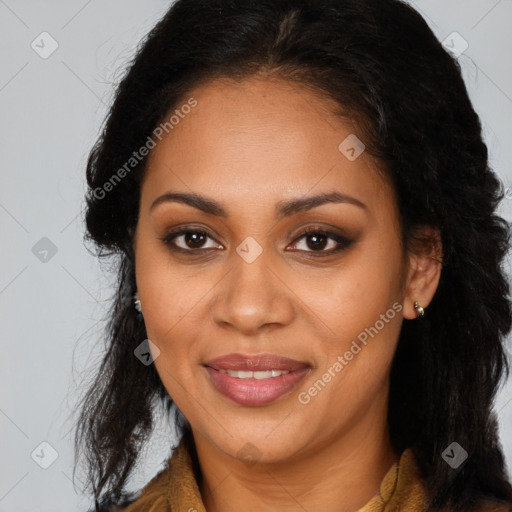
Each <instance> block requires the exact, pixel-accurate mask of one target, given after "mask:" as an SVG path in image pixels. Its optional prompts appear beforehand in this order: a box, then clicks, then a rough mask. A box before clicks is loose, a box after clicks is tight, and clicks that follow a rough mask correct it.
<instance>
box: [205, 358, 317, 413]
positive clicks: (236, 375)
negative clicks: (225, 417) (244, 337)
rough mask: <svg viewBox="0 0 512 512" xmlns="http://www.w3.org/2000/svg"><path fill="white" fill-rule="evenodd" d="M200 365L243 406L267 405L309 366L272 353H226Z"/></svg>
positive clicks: (217, 386)
mask: <svg viewBox="0 0 512 512" xmlns="http://www.w3.org/2000/svg"><path fill="white" fill-rule="evenodd" d="M204 367H205V369H206V371H207V373H208V375H209V377H210V379H209V380H210V382H211V384H212V386H213V387H214V388H215V389H216V390H217V391H218V392H219V393H221V394H222V395H224V396H225V397H227V398H229V399H231V400H232V401H233V402H236V403H238V404H240V405H243V406H262V405H266V404H270V403H272V402H274V401H276V400H277V399H279V398H281V397H282V396H284V395H287V394H289V393H290V392H291V391H292V390H293V389H295V388H296V387H297V386H298V385H299V383H300V382H301V381H302V379H304V377H305V376H306V375H307V374H308V373H309V372H310V369H311V366H310V365H309V364H308V363H306V362H304V361H297V360H295V359H289V358H287V357H282V356H276V355H272V354H258V355H244V354H229V355H226V356H221V357H218V358H216V359H212V360H210V361H208V362H206V363H205V364H204Z"/></svg>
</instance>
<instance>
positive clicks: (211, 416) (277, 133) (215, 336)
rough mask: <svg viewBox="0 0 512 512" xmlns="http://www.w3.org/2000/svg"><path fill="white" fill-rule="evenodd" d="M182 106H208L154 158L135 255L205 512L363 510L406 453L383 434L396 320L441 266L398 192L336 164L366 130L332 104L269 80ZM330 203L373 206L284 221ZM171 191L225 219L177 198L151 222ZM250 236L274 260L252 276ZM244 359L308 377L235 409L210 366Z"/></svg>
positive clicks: (354, 166) (371, 169)
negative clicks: (407, 220)
mask: <svg viewBox="0 0 512 512" xmlns="http://www.w3.org/2000/svg"><path fill="white" fill-rule="evenodd" d="M188 97H193V98H195V99H196V100H197V102H198V104H197V106H196V107H195V108H194V109H193V110H192V111H191V112H190V113H189V114H188V115H187V116H185V117H184V119H182V120H180V122H179V124H178V125H176V126H175V127H174V129H173V130H172V131H170V132H169V134H168V135H166V136H165V137H164V138H163V139H162V141H161V142H160V143H159V144H158V145H157V146H156V147H155V148H154V149H153V150H152V152H151V154H150V158H149V161H148V167H147V171H146V174H145V176H144V180H143V182H142V188H141V206H140V216H139V222H138V225H137V231H136V236H135V240H134V250H135V257H136V281H137V288H138V291H139V296H140V299H141V305H142V312H143V315H144V321H145V325H146V328H147V333H148V337H149V339H150V340H152V341H153V342H154V343H155V344H156V345H157V346H158V347H159V349H160V351H161V353H160V355H159V356H158V357H157V358H156V360H155V365H156V369H157V371H158V373H159V375H160V377H161V379H162V382H163V384H164V385H165V387H166V389H167V391H168V392H169V394H170V396H171V397H172V398H173V400H174V401H175V403H176V404H177V406H178V407H179V409H180V410H181V412H182V413H183V414H184V415H185V417H186V418H187V419H188V421H189V422H190V424H191V427H192V432H193V435H194V440H195V443H196V447H197V452H198V457H199V462H200V466H201V471H202V475H203V478H202V482H201V485H200V490H201V494H202V497H203V501H204V503H205V506H206V509H207V510H208V511H209V512H217V511H219V512H220V511H222V512H231V511H239V510H258V511H264V510H280V511H292V510H293V511H295V510H304V509H305V510H322V511H324V512H331V511H332V512H334V511H336V512H340V511H345V512H352V511H355V510H358V509H359V508H360V507H362V506H364V505H365V504H366V503H367V502H368V501H369V500H370V499H371V498H372V497H373V496H374V495H375V494H376V493H378V491H379V488H380V483H381V481H382V479H383V477H384V475H385V474H386V473H387V471H388V470H389V469H390V467H391V465H392V464H393V463H394V462H395V461H396V460H397V458H398V457H399V455H400V454H397V453H395V452H394V451H393V448H392V447H391V444H390V441H389V432H388V429H387V423H386V414H387V405H388V392H389V371H390V364H391V361H392V357H393V354H394V351H395V349H396V345H397V340H398V336H399V332H400V328H401V324H402V321H403V319H404V318H407V319H415V318H416V312H415V310H414V307H413V304H414V301H416V300H417V301H419V302H420V304H421V305H422V306H423V307H425V308H426V307H427V306H428V303H429V302H430V300H431V299H432V297H433V295H434V293H435V289H436V287H437V285H438V282H439V276H440V272H441V269H440V264H439V263H438V262H436V261H435V258H433V256H434V257H437V258H439V254H437V253H433V252H432V251H433V249H432V248H430V249H428V250H424V251H422V252H419V253H414V254H413V253H411V252H407V251H406V250H404V247H403V245H402V241H401V234H400V225H399V222H398V210H397V205H396V198H395V194H394V191H393V189H392V188H391V186H390V184H389V183H388V181H387V180H386V179H384V178H383V177H382V176H381V175H380V174H379V173H378V172H377V169H376V165H377V163H376V162H375V161H373V160H372V159H371V157H370V156H369V155H368V153H367V152H363V153H362V154H361V155H360V156H359V157H358V158H357V159H356V160H354V161H350V160H349V159H347V158H346V157H345V156H344V155H343V154H342V153H341V152H340V150H339V149H338V146H339V144H340V143H341V142H342V141H343V140H344V139H345V138H346V137H347V136H348V135H350V134H353V133H355V134H358V131H357V128H356V127H355V125H354V124H353V123H352V122H351V121H350V120H348V119H344V118H340V117H339V116H335V115H334V114H333V113H332V111H333V107H334V105H333V104H332V103H330V100H328V99H326V98H325V97H322V96H319V95H316V94H315V93H313V92H312V91H311V90H309V89H305V88H303V87H302V86H299V85H296V84H290V83H287V82H284V81H280V80H277V79H271V78H268V77H267V78H265V77H263V78H255V77H253V78H250V79H247V80H245V81H244V82H239V83H237V82H234V81H229V80H227V79H225V80H216V81H214V82H209V83H207V84H203V85H201V86H199V87H197V88H195V89H194V90H193V91H191V92H190V95H189V96H188ZM359 135H360V137H359V138H363V137H362V135H361V134H359ZM333 191H336V192H339V193H340V194H345V195H347V196H350V197H351V198H355V199H357V200H358V201H360V202H361V203H363V204H364V207H360V206H357V205H354V204H351V203H348V202H343V203H327V204H322V205H320V206H317V207H315V208H313V209H310V210H307V211H302V212H299V213H295V214H294V215H292V216H290V217H286V218H282V219H278V218H277V217H276V216H275V208H276V206H277V205H278V204H279V203H281V202H283V201H289V200H292V199H300V198H304V197H311V196H314V195H317V194H321V193H330V192H333ZM166 192H182V193H196V194H200V195H202V196H206V197H207V198H209V199H210V200H213V201H215V202H217V203H219V204H220V205H221V206H222V207H223V208H224V209H225V210H226V213H227V216H226V217H220V216H217V215H213V214H211V213H204V212H202V211H200V210H199V209H197V208H195V207H193V206H190V205H187V204H183V203H180V202H162V203H160V204H159V205H158V206H156V207H155V208H153V209H151V205H152V203H153V202H154V201H155V200H156V199H157V198H158V197H160V196H161V195H163V194H165V193H166ZM183 226H186V227H187V229H189V230H190V231H193V232H194V230H196V232H197V231H205V232H207V234H208V237H207V238H205V239H204V241H203V242H201V241H199V242H198V243H196V244H195V245H194V240H193V239H192V243H191V242H190V240H189V241H188V244H187V239H186V238H185V236H183V235H182V236H180V237H178V238H177V239H175V240H174V244H175V245H177V246H178V247H181V248H183V250H184V251H186V250H187V249H188V251H193V250H194V248H195V251H196V255H192V253H191V252H188V253H185V252H183V253H181V252H174V251H172V250H171V247H172V242H169V243H168V244H167V245H166V244H165V243H164V242H163V241H162V240H161V239H162V238H163V237H165V236H166V235H168V234H169V232H170V231H171V230H172V229H174V228H177V227H183ZM308 227H313V228H319V229H324V230H327V231H330V232H333V233H335V234H345V236H346V237H347V238H348V239H349V240H351V241H352V244H350V245H348V246H347V247H344V248H342V250H340V251H339V252H336V253H333V254H328V255H327V256H323V257H322V256H315V254H318V253H319V252H321V253H322V251H323V253H324V254H325V253H329V252H330V251H331V250H332V249H333V248H335V247H337V246H338V243H337V242H336V241H334V240H332V239H330V238H326V239H321V240H324V245H323V246H322V245H321V246H320V247H318V245H316V246H315V244H314V243H312V240H311V236H309V237H308V236H302V234H303V232H304V230H305V229H306V228H308ZM424 231H425V234H433V235H434V236H436V232H434V231H432V230H429V229H428V228H424ZM248 236H250V237H253V238H254V239H255V240H256V241H257V242H258V244H259V245H260V246H261V249H262V251H263V252H262V253H261V254H260V256H259V257H258V258H257V259H256V260H255V261H253V262H252V263H247V262H246V261H244V260H243V259H242V258H241V257H240V256H239V254H238V253H237V252H236V248H237V247H238V246H239V245H240V244H241V243H242V241H244V240H245V239H246V238H247V237H248ZM201 251H203V252H201ZM394 303H398V304H400V305H401V306H402V308H401V311H400V312H398V313H397V314H396V316H394V318H393V319H389V321H388V322H387V323H385V327H384V328H382V329H381V330H379V332H378V334H377V335H375V336H374V337H373V338H368V343H367V345H366V346H363V348H362V350H361V351H360V352H359V353H358V354H357V355H355V356H354V357H353V359H352V360H351V361H348V362H347V363H348V364H347V365H346V366H344V367H343V370H342V371H340V372H338V373H337V374H336V376H335V377H333V378H332V379H331V381H330V382H329V383H328V384H327V385H326V386H325V387H324V388H323V389H322V390H321V391H320V392H318V394H317V395H316V396H314V397H312V398H311V400H310V401H309V402H308V403H307V404H304V403H301V402H300V401H299V399H298V396H299V393H301V392H307V391H308V389H309V388H311V386H313V384H314V383H315V382H316V381H318V379H319V378H321V376H322V375H323V374H324V373H325V372H326V371H327V369H328V368H329V367H332V365H333V363H334V362H335V361H337V358H338V356H340V355H341V356H343V354H345V352H347V350H349V349H350V346H351V343H352V341H353V340H356V339H357V336H358V334H360V333H361V332H362V331H364V330H365V328H368V327H370V326H374V325H375V323H376V321H377V320H379V319H380V318H381V316H380V315H382V314H385V313H386V311H387V310H389V309H390V308H391V307H392V305H393V304H394ZM427 314H428V312H427ZM234 352H241V353H250V354H258V353H263V352H269V353H273V354H277V355H282V356H286V357H290V358H293V359H297V360H299V361H306V362H308V363H309V364H310V365H311V370H310V372H309V374H308V375H307V376H306V377H305V379H304V380H303V381H301V383H300V385H299V386H298V388H296V389H295V390H293V391H292V392H290V393H288V394H287V395H285V396H282V397H280V398H279V399H278V400H276V401H275V402H273V403H270V404H267V405H264V406H257V407H250V406H242V405H240V404H237V403H235V402H233V401H231V400H230V399H228V398H227V397H225V396H223V395H221V394H220V393H219V392H218V391H217V390H216V389H215V388H214V387H213V386H212V384H211V382H210V378H209V375H208V373H207V371H206V370H205V368H204V367H203V366H202V365H203V363H204V362H206V361H208V360H210V359H213V358H215V357H218V356H220V355H225V354H229V353H234ZM246 443H251V444H252V445H253V447H252V452H251V453H253V460H252V461H249V462H247V460H246V458H244V455H245V456H247V455H248V453H249V452H250V451H248V448H247V445H246ZM244 447H245V448H244ZM251 504H252V505H251ZM251 507H252V508H251Z"/></svg>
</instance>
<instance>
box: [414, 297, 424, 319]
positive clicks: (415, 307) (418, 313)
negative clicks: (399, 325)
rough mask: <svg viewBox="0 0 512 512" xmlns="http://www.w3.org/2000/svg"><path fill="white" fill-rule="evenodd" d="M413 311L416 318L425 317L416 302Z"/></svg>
mask: <svg viewBox="0 0 512 512" xmlns="http://www.w3.org/2000/svg"><path fill="white" fill-rule="evenodd" d="M414 309H415V310H416V313H417V315H418V318H422V317H424V316H425V310H424V309H423V308H422V307H421V306H420V303H419V302H418V301H416V302H415V303H414Z"/></svg>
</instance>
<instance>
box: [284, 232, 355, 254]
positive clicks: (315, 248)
mask: <svg viewBox="0 0 512 512" xmlns="http://www.w3.org/2000/svg"><path fill="white" fill-rule="evenodd" d="M352 243H353V242H352V240H349V239H348V238H346V237H344V236H342V235H339V234H337V233H332V232H330V231H325V230H322V229H318V228H308V229H307V230H306V231H304V232H303V233H302V234H301V235H300V236H299V237H298V238H297V239H296V240H295V242H294V244H293V245H294V246H295V249H296V250H299V251H305V252H311V253H319V254H315V256H327V255H329V254H333V253H336V252H338V251H341V250H343V249H346V248H348V247H349V246H350V245H351V244H352Z"/></svg>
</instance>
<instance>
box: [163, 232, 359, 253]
mask: <svg viewBox="0 0 512 512" xmlns="http://www.w3.org/2000/svg"><path fill="white" fill-rule="evenodd" d="M187 233H202V234H204V235H206V236H207V237H208V238H210V239H212V240H215V239H214V238H213V237H211V236H210V235H209V234H208V233H207V232H206V231H204V230H201V229H194V228H184V229H180V230H179V231H175V232H171V233H169V234H167V235H166V236H164V237H163V238H160V240H161V241H162V242H163V243H164V244H165V245H166V246H167V247H168V248H169V249H170V250H171V251H174V252H181V253H188V254H191V255H197V254H198V253H200V252H205V251H209V250H211V249H212V248H207V249H183V248H181V247H176V245H174V244H173V241H174V240H175V239H176V238H178V237H179V236H182V235H186V234H187ZM311 234H315V235H321V236H324V237H327V238H330V239H331V240H334V241H335V242H336V243H337V244H338V246H337V247H336V248H334V249H331V250H329V251H325V250H320V251H311V250H310V251H301V250H298V252H306V253H308V254H311V255H313V256H314V257H324V256H329V255H331V254H335V253H337V252H339V251H342V250H344V249H348V247H350V246H351V245H352V243H353V241H352V240H349V239H348V238H345V237H344V236H341V235H338V234H336V233H332V232H330V231H326V230H324V229H320V228H314V227H310V228H307V229H306V230H304V231H303V232H302V233H301V234H300V235H299V236H298V237H297V238H295V240H294V241H293V245H295V244H296V243H297V242H298V241H299V240H301V239H303V238H306V237H307V236H308V235H311ZM217 243H218V242H217Z"/></svg>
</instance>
